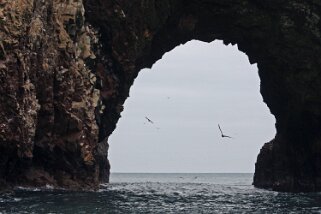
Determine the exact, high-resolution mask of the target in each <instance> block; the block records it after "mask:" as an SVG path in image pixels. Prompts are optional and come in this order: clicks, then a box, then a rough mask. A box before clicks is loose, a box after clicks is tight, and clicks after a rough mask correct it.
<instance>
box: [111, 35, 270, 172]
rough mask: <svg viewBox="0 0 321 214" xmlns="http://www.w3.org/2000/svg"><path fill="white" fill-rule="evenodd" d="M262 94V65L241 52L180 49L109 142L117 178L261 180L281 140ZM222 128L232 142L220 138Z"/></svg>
mask: <svg viewBox="0 0 321 214" xmlns="http://www.w3.org/2000/svg"><path fill="white" fill-rule="evenodd" d="M259 87H260V80H259V77H258V74H257V66H256V64H255V65H250V63H249V61H248V57H247V56H246V54H244V53H242V52H240V51H239V50H238V49H237V46H225V45H224V44H223V43H222V42H221V41H215V42H212V43H204V42H200V41H191V42H188V43H187V44H185V45H181V46H179V47H176V48H175V49H174V50H172V51H171V52H169V53H166V54H165V55H164V56H163V58H162V59H161V60H159V61H158V62H157V63H155V64H154V66H153V68H152V69H144V70H142V71H141V72H140V75H139V76H138V78H137V79H136V81H135V83H134V85H133V86H132V88H131V92H130V97H129V98H128V99H127V101H126V103H125V110H124V111H123V113H122V118H121V119H120V120H119V122H118V124H117V128H116V130H115V131H114V133H113V134H112V136H111V137H110V140H109V143H110V150H109V159H110V162H111V171H112V172H254V164H255V161H256V157H257V155H258V153H259V150H260V148H261V147H262V145H263V144H264V143H265V142H268V141H270V140H271V139H273V137H274V135H275V126H274V124H275V119H274V116H273V115H271V113H270V111H269V109H268V107H267V106H266V104H265V103H263V100H262V96H261V94H260V92H259ZM145 116H147V117H148V118H149V119H151V120H152V121H153V122H154V124H151V123H149V122H148V121H147V120H146V119H145ZM218 124H220V125H221V128H222V129H223V132H224V133H225V134H226V135H230V136H232V137H233V139H225V138H224V139H223V138H221V136H220V132H219V129H218Z"/></svg>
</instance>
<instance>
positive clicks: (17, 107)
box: [0, 0, 321, 191]
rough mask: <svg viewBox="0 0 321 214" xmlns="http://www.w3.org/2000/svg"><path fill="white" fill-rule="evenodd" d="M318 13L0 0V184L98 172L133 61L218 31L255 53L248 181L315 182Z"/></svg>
mask: <svg viewBox="0 0 321 214" xmlns="http://www.w3.org/2000/svg"><path fill="white" fill-rule="evenodd" d="M84 14H85V15H84ZM320 16H321V3H319V1H314V0H309V1H304V2H302V1H299V0H287V1H285V0H284V1H275V0H267V1H260V0H235V1H230V0H228V1H222V0H188V1H183V0H149V1H147V0H132V1H125V0H86V1H84V2H82V1H80V0H79V1H77V0H71V1H67V0H47V1H41V0H17V1H9V0H0V18H1V19H0V60H1V61H0V95H1V96H0V99H1V100H0V101H1V104H0V150H1V154H2V155H1V160H0V165H1V168H0V177H1V178H2V183H3V184H4V185H5V184H8V185H33V186H34V185H44V184H53V185H55V186H62V187H67V188H75V189H79V188H95V187H97V186H98V184H99V182H102V181H108V175H109V163H108V160H107V158H106V156H107V154H108V136H109V135H110V134H111V133H112V131H113V130H114V129H115V127H116V123H117V121H118V119H119V118H120V113H121V111H122V109H123V103H124V101H125V100H126V98H127V97H128V94H129V89H130V87H131V85H132V84H133V82H134V79H135V78H136V77H137V75H138V73H139V71H140V70H141V69H142V68H145V67H150V66H152V65H153V63H155V62H156V61H157V60H158V59H160V58H161V57H162V55H163V54H164V53H166V52H168V51H170V50H171V49H173V48H174V47H176V46H177V45H179V44H182V43H185V42H187V41H189V40H192V39H197V40H201V41H205V42H211V41H213V40H215V39H221V40H223V41H224V43H225V44H229V43H232V44H237V45H238V47H239V49H240V50H241V51H243V52H245V53H246V54H247V55H248V56H249V60H250V62H251V63H257V64H258V68H259V76H260V79H261V94H262V96H263V98H264V102H265V103H266V104H267V105H268V107H269V108H270V110H271V113H272V114H273V115H274V116H275V117H276V129H277V134H276V137H275V139H273V140H272V141H271V142H269V143H267V144H265V145H264V146H263V148H262V150H261V152H260V154H259V156H258V161H257V163H256V172H255V176H254V185H255V186H257V187H263V188H271V189H274V190H279V191H320V190H321V136H320V133H321V132H320V131H321V76H320V75H321V72H320V65H321V59H320V57H319V56H320V53H321V37H320V27H321V22H320ZM4 185H3V186H4Z"/></svg>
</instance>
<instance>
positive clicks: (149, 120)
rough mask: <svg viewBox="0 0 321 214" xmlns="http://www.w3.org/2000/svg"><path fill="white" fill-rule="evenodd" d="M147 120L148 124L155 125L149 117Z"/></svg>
mask: <svg viewBox="0 0 321 214" xmlns="http://www.w3.org/2000/svg"><path fill="white" fill-rule="evenodd" d="M145 118H146V120H147V121H148V122H150V123H151V124H154V122H153V121H152V120H151V119H149V118H148V117H145Z"/></svg>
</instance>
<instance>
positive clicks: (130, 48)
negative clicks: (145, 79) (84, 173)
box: [87, 0, 321, 191]
mask: <svg viewBox="0 0 321 214" xmlns="http://www.w3.org/2000/svg"><path fill="white" fill-rule="evenodd" d="M87 7H88V10H87V12H88V13H87V15H88V19H89V20H90V22H91V23H92V24H94V25H95V26H99V27H100V29H101V32H102V39H103V42H104V45H105V46H107V47H108V48H110V50H111V51H112V52H111V53H110V56H111V58H112V61H113V63H116V64H117V66H118V72H121V73H122V74H123V75H124V76H123V79H121V80H120V81H124V82H123V83H121V84H120V85H121V87H122V89H120V91H121V93H120V94H121V96H120V97H119V98H118V99H119V100H118V102H120V103H123V101H124V100H125V98H126V97H127V95H128V90H129V87H130V85H131V84H132V82H133V80H134V78H135V77H136V75H137V74H138V72H139V70H140V69H141V68H144V67H150V66H151V65H152V64H153V63H154V62H155V61H156V60H158V59H159V58H160V57H161V56H162V55H163V54H164V53H165V52H167V51H170V50H171V49H173V48H174V47H175V46H177V45H179V44H181V43H185V42H187V41H189V40H191V39H197V40H201V41H205V42H211V41H213V40H215V39H222V40H223V41H224V42H225V43H226V44H228V43H232V44H235V43H237V44H238V47H239V49H240V50H241V51H243V52H245V53H246V54H247V55H248V57H249V59H250V62H251V63H258V68H259V75H260V79H261V93H262V96H263V98H264V101H265V102H266V104H267V105H268V107H269V108H270V110H271V113H272V114H274V115H275V117H276V128H277V135H276V137H275V139H274V140H272V141H271V142H269V143H267V144H265V145H264V147H263V148H262V150H261V152H260V154H259V156H258V160H257V163H256V171H255V176H254V185H255V186H257V187H263V188H272V189H274V190H280V191H315V190H320V187H321V183H320V173H321V168H320V164H321V163H320V127H321V126H320V119H321V118H320V110H319V109H320V102H319V100H320V98H321V97H320V95H321V93H320V91H319V90H317V89H318V87H319V86H320V72H319V68H320V59H319V54H318V53H319V52H320V22H319V19H320V17H319V14H320V5H318V4H317V3H313V2H311V3H304V4H303V3H301V2H299V1H281V2H276V1H264V2H262V1H250V0H248V1H246V0H245V1H244V0H239V1H233V2H232V1H224V2H222V1H218V0H217V1H216V0H214V1H208V0H202V1H193V0H191V1H179V0H177V1H132V2H131V3H128V2H126V3H125V1H114V2H113V1H97V0H96V1H87ZM102 8H103V9H102ZM97 12H98V15H97ZM121 87H120V88H121Z"/></svg>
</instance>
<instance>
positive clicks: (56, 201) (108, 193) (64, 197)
mask: <svg viewBox="0 0 321 214" xmlns="http://www.w3.org/2000/svg"><path fill="white" fill-rule="evenodd" d="M252 177H253V174H243V173H242V174H236V173H229V174H216V173H214V174H189V173H186V174H145V173H113V174H112V175H111V182H110V183H109V184H104V185H101V188H100V190H99V191H97V192H69V191H64V190H54V189H52V188H51V187H50V186H47V187H45V188H42V189H24V188H17V189H16V191H15V192H14V193H10V194H3V195H1V196H0V213H126V214H127V213H164V214H165V213H166V214H167V213H321V193H299V194H290V193H278V192H273V191H267V190H262V189H257V188H254V187H253V186H252V185H251V183H252Z"/></svg>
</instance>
